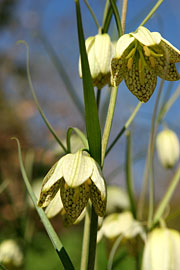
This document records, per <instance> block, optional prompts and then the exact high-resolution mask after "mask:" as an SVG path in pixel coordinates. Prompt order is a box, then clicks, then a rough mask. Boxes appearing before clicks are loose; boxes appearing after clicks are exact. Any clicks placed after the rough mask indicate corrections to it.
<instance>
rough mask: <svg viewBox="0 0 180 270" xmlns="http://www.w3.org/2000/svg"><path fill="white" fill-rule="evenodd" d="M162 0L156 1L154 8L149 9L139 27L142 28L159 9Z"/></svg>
mask: <svg viewBox="0 0 180 270" xmlns="http://www.w3.org/2000/svg"><path fill="white" fill-rule="evenodd" d="M163 1H164V0H158V1H157V3H156V4H155V6H154V7H153V8H152V9H151V11H150V12H149V14H148V15H147V16H146V18H145V19H144V20H143V21H142V23H141V24H140V25H139V26H143V25H144V24H145V23H146V22H147V21H148V20H149V19H150V18H151V17H152V15H153V14H154V13H155V12H156V10H157V9H158V8H159V6H160V5H161V4H162V2H163Z"/></svg>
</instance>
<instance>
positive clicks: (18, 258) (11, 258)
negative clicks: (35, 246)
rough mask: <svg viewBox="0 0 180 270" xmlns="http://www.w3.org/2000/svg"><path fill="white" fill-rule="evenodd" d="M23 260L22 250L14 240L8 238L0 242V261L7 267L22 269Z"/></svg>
mask: <svg viewBox="0 0 180 270" xmlns="http://www.w3.org/2000/svg"><path fill="white" fill-rule="evenodd" d="M23 260H24V258H23V253H22V250H21V248H20V246H19V244H18V243H17V242H16V241H15V240H13V239H8V240H4V241H2V242H1V243H0V263H2V264H3V265H4V266H5V267H7V269H16V270H18V269H22V265H23ZM3 269H4V268H3Z"/></svg>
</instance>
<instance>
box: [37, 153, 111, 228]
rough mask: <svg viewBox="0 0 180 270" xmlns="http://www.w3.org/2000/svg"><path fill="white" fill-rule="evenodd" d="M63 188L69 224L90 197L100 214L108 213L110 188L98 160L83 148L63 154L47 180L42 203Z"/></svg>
mask: <svg viewBox="0 0 180 270" xmlns="http://www.w3.org/2000/svg"><path fill="white" fill-rule="evenodd" d="M59 190H60V196H61V200H62V204H63V207H64V214H65V217H66V223H68V224H72V223H74V222H75V221H76V219H77V218H78V217H79V216H80V214H81V212H82V211H83V209H84V208H85V207H86V206H87V203H88V200H89V198H90V200H91V202H92V204H93V206H94V209H95V211H96V214H97V215H98V216H104V214H105V209H106V187H105V182H104V179H103V175H102V172H101V169H100V166H99V165H98V163H97V162H96V161H95V160H94V159H93V158H91V157H90V156H88V155H87V154H86V153H85V152H83V151H81V150H79V151H78V152H76V153H75V154H67V155H65V156H64V157H62V158H61V159H60V160H59V161H58V162H56V163H55V164H54V166H53V167H52V168H51V169H50V171H49V172H48V173H47V175H46V176H45V178H44V180H43V184H42V189H41V194H40V198H39V201H38V206H40V207H46V206H48V205H49V203H50V202H51V201H52V200H53V198H54V197H55V195H56V194H57V192H59Z"/></svg>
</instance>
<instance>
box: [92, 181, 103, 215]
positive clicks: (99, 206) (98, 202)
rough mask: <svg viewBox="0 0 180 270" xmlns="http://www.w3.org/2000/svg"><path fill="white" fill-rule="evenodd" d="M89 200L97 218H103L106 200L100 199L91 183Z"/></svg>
mask: <svg viewBox="0 0 180 270" xmlns="http://www.w3.org/2000/svg"><path fill="white" fill-rule="evenodd" d="M90 199H91V201H92V204H93V206H94V209H95V212H96V214H97V215H98V216H100V217H103V216H104V215H105V211H106V198H102V196H101V192H100V191H99V189H98V188H97V187H96V185H95V184H94V183H93V182H92V184H91V185H90Z"/></svg>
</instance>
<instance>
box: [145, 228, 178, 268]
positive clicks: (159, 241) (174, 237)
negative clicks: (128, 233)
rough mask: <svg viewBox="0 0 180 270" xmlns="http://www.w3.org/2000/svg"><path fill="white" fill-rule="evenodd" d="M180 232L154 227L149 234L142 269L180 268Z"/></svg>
mask: <svg viewBox="0 0 180 270" xmlns="http://www.w3.org/2000/svg"><path fill="white" fill-rule="evenodd" d="M179 254H180V234H179V232H178V231H176V230H172V229H167V228H157V229H154V230H153V231H152V232H151V233H150V234H149V236H148V238H147V241H146V244H145V249H144V254H143V261H142V270H160V269H162V270H179V269H180V256H179Z"/></svg>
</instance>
